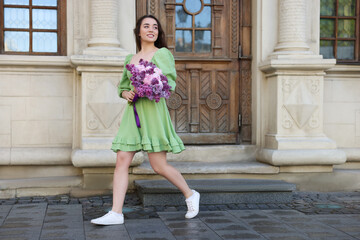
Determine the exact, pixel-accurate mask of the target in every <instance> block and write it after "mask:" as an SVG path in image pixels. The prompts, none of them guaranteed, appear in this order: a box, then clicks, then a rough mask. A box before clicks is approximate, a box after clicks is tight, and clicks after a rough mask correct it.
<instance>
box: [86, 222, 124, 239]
mask: <svg viewBox="0 0 360 240" xmlns="http://www.w3.org/2000/svg"><path fill="white" fill-rule="evenodd" d="M84 229H85V237H86V240H99V239H101V240H113V239H121V240H130V239H131V238H130V237H129V234H128V233H127V231H126V228H125V225H123V224H122V225H112V226H97V225H94V224H92V223H90V221H85V222H84Z"/></svg>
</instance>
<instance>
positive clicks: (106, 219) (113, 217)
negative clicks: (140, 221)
mask: <svg viewBox="0 0 360 240" xmlns="http://www.w3.org/2000/svg"><path fill="white" fill-rule="evenodd" d="M91 223H93V224H97V225H114V224H123V223H124V215H123V214H122V213H117V212H113V211H109V212H108V213H107V214H105V215H104V216H102V217H99V218H95V219H92V220H91Z"/></svg>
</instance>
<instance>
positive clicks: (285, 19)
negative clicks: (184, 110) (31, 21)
mask: <svg viewBox="0 0 360 240" xmlns="http://www.w3.org/2000/svg"><path fill="white" fill-rule="evenodd" d="M188 1H189V0H188ZM141 2H144V1H138V3H136V1H128V0H67V1H66V21H64V22H66V54H65V55H64V56H47V55H43V56H37V55H24V54H0V198H12V197H20V196H35V195H55V194H71V195H73V196H88V195H94V194H105V193H109V192H110V191H111V188H112V173H113V170H114V166H115V161H116V154H115V153H113V152H112V151H111V150H110V147H111V142H112V139H113V137H114V136H115V134H116V133H117V130H118V127H119V125H120V122H121V116H122V112H123V110H124V107H125V106H126V104H127V103H126V101H125V100H123V99H120V98H119V97H118V95H117V84H118V82H119V80H120V78H121V76H122V72H123V69H124V59H125V56H126V55H127V54H129V53H135V52H136V45H135V41H134V36H133V28H134V26H135V22H136V15H137V12H139V8H142V9H146V10H147V11H148V12H149V13H153V14H155V15H156V16H160V19H162V18H161V16H162V15H161V12H159V11H160V10H161V9H163V8H162V6H161V4H163V1H160V0H155V1H153V0H152V1H147V2H148V4H147V5H146V6H139V3H141ZM165 2H166V1H165ZM167 2H175V1H167ZM210 2H212V3H213V4H215V5H216V4H218V5H219V6H220V5H221V4H222V5H226V4H229V7H234V6H238V5H237V4H239V5H240V10H241V11H243V9H241V6H242V5H241V4H242V2H243V1H240V0H239V1H237V0H234V1H227V0H223V1H210ZM201 3H203V1H201ZM249 3H250V6H251V7H250V8H249V9H247V10H248V11H250V13H251V44H250V45H251V56H252V58H251V73H250V74H251V142H248V143H246V144H245V143H238V144H214V145H209V144H202V145H196V144H191V145H187V150H186V151H184V152H183V153H181V154H179V155H173V154H168V160H169V161H170V162H171V164H173V165H174V166H176V167H177V168H178V169H179V170H180V171H181V172H182V173H183V174H184V176H185V177H186V178H187V179H196V178H198V179H199V178H262V179H282V180H285V181H289V182H292V183H295V184H297V188H298V190H302V191H343V190H347V191H354V190H359V189H360V65H356V64H337V62H336V60H335V59H324V58H323V56H322V55H320V0H316V1H313V0H251V1H249ZM154 6H159V8H158V9H160V10H154V9H157V8H156V7H154ZM164 6H169V5H166V4H165V5H164ZM214 9H215V10H216V8H214ZM215 10H214V11H215ZM164 11H165V10H164ZM166 11H169V8H166ZM240 16H242V15H240ZM239 58H241V56H240V55H239ZM175 60H176V61H178V59H177V58H176V57H175ZM179 61H180V60H179ZM239 131H241V130H239ZM240 134H241V132H240ZM129 171H130V188H129V189H130V190H134V187H133V180H135V179H159V178H160V177H159V176H156V175H155V174H154V172H153V171H152V170H151V168H150V166H149V163H148V161H147V156H146V154H144V153H142V152H139V153H137V154H136V156H135V158H134V161H133V164H132V167H131V168H130V170H129Z"/></svg>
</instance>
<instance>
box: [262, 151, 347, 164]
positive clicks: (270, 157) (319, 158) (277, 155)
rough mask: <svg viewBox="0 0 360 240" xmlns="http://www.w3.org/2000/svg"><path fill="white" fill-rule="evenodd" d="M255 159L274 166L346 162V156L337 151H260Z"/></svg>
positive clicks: (342, 152)
mask: <svg viewBox="0 0 360 240" xmlns="http://www.w3.org/2000/svg"><path fill="white" fill-rule="evenodd" d="M256 159H257V160H258V161H260V162H264V163H269V164H271V165H274V166H303V165H334V164H343V163H345V162H346V154H345V152H344V151H341V150H339V149H298V150H276V149H266V148H264V149H261V150H260V151H258V152H257V155H256Z"/></svg>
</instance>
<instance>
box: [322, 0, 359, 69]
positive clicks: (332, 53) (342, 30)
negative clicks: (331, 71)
mask: <svg viewBox="0 0 360 240" xmlns="http://www.w3.org/2000/svg"><path fill="white" fill-rule="evenodd" d="M359 3H360V0H321V8H320V9H321V10H320V54H322V55H323V56H324V58H336V59H337V62H340V63H359Z"/></svg>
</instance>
